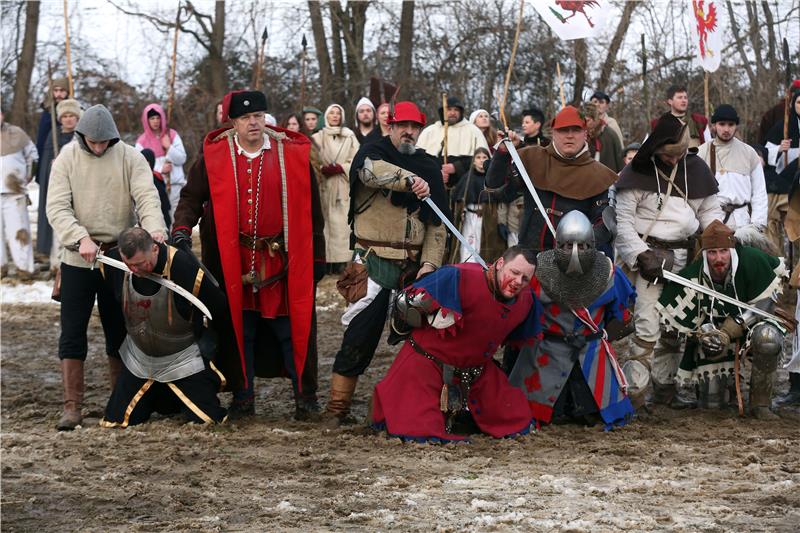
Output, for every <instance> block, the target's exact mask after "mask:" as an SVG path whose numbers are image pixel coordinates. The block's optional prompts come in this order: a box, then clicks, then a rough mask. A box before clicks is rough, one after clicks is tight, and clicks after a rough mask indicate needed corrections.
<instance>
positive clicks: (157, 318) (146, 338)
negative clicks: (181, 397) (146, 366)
mask: <svg viewBox="0 0 800 533" xmlns="http://www.w3.org/2000/svg"><path fill="white" fill-rule="evenodd" d="M122 291H123V296H122V300H123V302H124V307H123V314H124V316H125V326H126V327H127V329H128V335H129V336H130V338H131V340H132V341H133V343H134V344H136V346H137V347H138V348H139V349H140V350H141V351H142V352H144V353H145V354H147V355H149V356H150V357H165V356H168V355H173V354H175V353H176V352H180V351H181V350H184V349H186V348H188V347H189V346H191V345H192V344H194V342H195V341H194V332H193V331H192V323H191V322H190V321H189V320H186V319H184V318H183V317H182V316H181V315H180V313H178V310H177V308H176V307H175V301H174V297H173V294H172V291H170V290H169V289H167V288H166V287H162V286H159V288H158V292H156V293H155V294H154V295H152V296H145V295H143V294H140V293H138V292H137V291H136V289H135V288H134V287H133V278H132V276H131V274H126V275H125V281H124V282H123V285H122Z"/></svg>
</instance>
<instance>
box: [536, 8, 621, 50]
mask: <svg viewBox="0 0 800 533" xmlns="http://www.w3.org/2000/svg"><path fill="white" fill-rule="evenodd" d="M533 6H534V7H535V8H536V11H538V12H539V15H540V16H541V17H542V18H543V19H544V21H545V22H546V23H547V25H548V26H550V29H552V30H553V31H554V32H555V34H556V35H558V37H559V38H561V39H564V40H565V41H569V40H572V39H586V38H587V37H594V36H595V35H597V34H598V33H599V32H600V30H602V29H603V27H604V26H605V24H606V21H607V20H608V18H609V15H610V14H611V11H613V10H612V9H611V6H610V5H609V4H608V0H536V1H535V2H533Z"/></svg>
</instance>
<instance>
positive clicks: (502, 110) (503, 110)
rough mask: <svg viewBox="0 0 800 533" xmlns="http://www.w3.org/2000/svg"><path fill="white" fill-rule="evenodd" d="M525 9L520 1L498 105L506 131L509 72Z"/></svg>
mask: <svg viewBox="0 0 800 533" xmlns="http://www.w3.org/2000/svg"><path fill="white" fill-rule="evenodd" d="M524 7H525V0H520V3H519V16H518V17H517V30H516V31H515V32H514V45H513V46H512V47H511V59H510V60H509V61H508V70H506V80H505V84H504V86H503V101H502V103H501V104H500V119H501V120H502V121H503V127H504V128H505V129H506V130H508V120H507V119H506V102H507V99H508V86H509V84H510V83H511V72H512V71H513V70H514V59H516V57H517V46H518V45H519V32H520V29H521V27H522V12H523V8H524Z"/></svg>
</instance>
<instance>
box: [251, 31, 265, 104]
mask: <svg viewBox="0 0 800 533" xmlns="http://www.w3.org/2000/svg"><path fill="white" fill-rule="evenodd" d="M267 38H268V35H267V27H266V26H264V31H263V33H262V34H261V46H260V47H259V50H258V58H257V59H256V61H257V62H256V72H255V76H254V78H253V89H255V90H258V88H259V86H260V85H261V65H262V63H263V62H264V48H265V47H266V44H267Z"/></svg>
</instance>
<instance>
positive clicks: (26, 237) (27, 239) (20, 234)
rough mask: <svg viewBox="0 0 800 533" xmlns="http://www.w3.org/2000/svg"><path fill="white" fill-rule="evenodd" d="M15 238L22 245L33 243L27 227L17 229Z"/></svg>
mask: <svg viewBox="0 0 800 533" xmlns="http://www.w3.org/2000/svg"><path fill="white" fill-rule="evenodd" d="M14 238H15V239H16V240H17V242H19V243H20V244H21V245H22V246H27V245H29V244H30V243H31V234H30V232H29V231H28V230H26V229H25V228H20V229H18V230H17V234H16V235H15V236H14Z"/></svg>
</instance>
